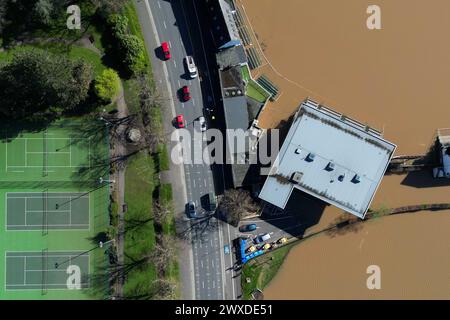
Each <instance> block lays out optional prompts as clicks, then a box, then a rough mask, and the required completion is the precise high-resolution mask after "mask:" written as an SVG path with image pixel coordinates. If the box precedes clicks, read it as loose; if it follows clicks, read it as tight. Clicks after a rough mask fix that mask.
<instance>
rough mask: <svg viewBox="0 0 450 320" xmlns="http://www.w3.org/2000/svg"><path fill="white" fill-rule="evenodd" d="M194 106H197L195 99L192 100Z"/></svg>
mask: <svg viewBox="0 0 450 320" xmlns="http://www.w3.org/2000/svg"><path fill="white" fill-rule="evenodd" d="M192 105H194V106H195V99H194V98H192Z"/></svg>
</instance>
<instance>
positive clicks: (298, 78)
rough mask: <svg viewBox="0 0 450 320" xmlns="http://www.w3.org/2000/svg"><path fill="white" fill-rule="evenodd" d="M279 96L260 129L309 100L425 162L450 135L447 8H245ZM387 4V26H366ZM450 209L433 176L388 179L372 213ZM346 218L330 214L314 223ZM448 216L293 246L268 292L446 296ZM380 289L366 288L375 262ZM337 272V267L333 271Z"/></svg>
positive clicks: (403, 2) (271, 2)
mask: <svg viewBox="0 0 450 320" xmlns="http://www.w3.org/2000/svg"><path fill="white" fill-rule="evenodd" d="M237 4H238V6H239V7H241V5H243V6H244V8H245V12H246V14H247V15H248V17H249V19H250V21H251V24H252V27H253V29H254V31H255V32H256V34H257V37H258V40H259V43H260V45H261V47H262V49H263V51H264V55H265V56H266V57H267V60H268V62H269V63H266V64H265V65H264V66H263V67H261V68H259V69H257V70H255V71H254V72H253V75H254V77H256V76H258V75H261V74H266V75H268V76H269V78H271V80H272V81H273V82H274V83H275V84H276V85H277V86H279V87H280V89H281V92H282V93H281V96H280V98H279V99H278V100H277V101H276V102H275V103H270V104H268V106H267V107H266V109H265V110H264V111H263V113H262V115H261V118H260V124H261V126H263V127H265V128H274V127H277V126H279V125H280V123H282V121H285V120H287V119H288V118H289V116H290V115H291V114H292V113H293V112H294V111H295V110H296V109H297V108H298V105H299V104H300V102H301V101H302V100H303V99H305V98H306V97H311V98H313V99H315V100H316V101H318V102H320V103H323V104H325V105H328V106H329V107H331V108H333V109H335V110H336V111H339V112H341V113H343V114H346V115H347V116H350V117H353V118H355V119H357V120H359V121H361V122H365V123H368V124H369V125H371V126H373V127H375V128H377V129H380V130H383V132H384V137H385V138H386V139H388V140H390V141H392V142H393V143H395V144H397V146H398V148H397V151H396V155H400V154H410V155H411V154H423V153H426V151H427V150H428V148H429V147H430V145H431V143H432V141H433V139H434V137H435V132H436V129H438V128H442V127H450V41H447V35H448V30H450V1H448V0H432V1H425V0H395V1H392V0H377V1H375V2H374V1H366V0H339V1H334V0H277V1H276V0H238V1H237ZM372 4H377V5H379V6H380V8H381V24H382V30H368V29H367V27H366V19H367V17H368V14H367V13H366V9H367V7H368V6H369V5H372ZM436 202H439V203H441V202H446V203H448V202H450V181H437V180H434V179H433V178H432V177H431V174H430V172H421V173H414V174H409V175H393V176H386V177H385V178H384V180H383V182H382V183H381V185H380V188H379V190H378V192H377V195H376V197H375V199H374V202H373V204H372V208H374V209H377V208H380V207H389V208H390V207H398V206H404V205H414V204H426V203H436ZM341 213H342V212H341V211H340V210H338V209H336V208H333V207H332V206H328V207H326V209H325V211H324V212H323V215H322V218H321V220H320V222H319V223H318V225H316V226H315V227H314V228H313V229H315V230H318V229H321V228H323V227H326V226H328V225H329V224H330V222H332V221H334V220H335V219H336V218H337V217H338V216H339V215H340V214H341ZM449 216H450V212H448V211H442V212H439V213H425V212H424V213H417V214H408V215H403V216H396V217H388V218H383V219H380V220H378V221H376V222H370V224H367V225H366V226H365V227H364V229H363V230H360V231H359V232H357V233H351V234H348V235H344V236H339V237H335V238H329V237H326V236H325V237H320V238H316V239H314V240H311V241H309V242H308V243H305V244H302V245H300V246H297V247H295V248H294V249H293V250H291V253H290V254H289V255H288V258H287V260H286V262H285V265H284V266H283V267H282V269H281V271H280V273H279V274H278V275H277V276H276V278H275V279H274V280H273V281H272V282H271V284H270V285H269V286H268V288H267V289H266V290H265V295H266V297H267V298H269V299H300V298H349V299H350V298H351V299H355V298H370V297H374V298H417V297H421V298H446V299H450V280H449V279H450V250H449V249H450V236H449V233H448V230H450V218H449ZM372 263H373V264H378V265H380V267H381V268H382V277H383V279H384V280H382V281H383V283H382V290H380V291H377V292H374V291H370V290H368V289H367V288H366V287H365V279H366V278H367V275H366V273H365V270H366V268H367V266H368V265H369V264H372ZM330 266H333V267H332V268H331V267H330Z"/></svg>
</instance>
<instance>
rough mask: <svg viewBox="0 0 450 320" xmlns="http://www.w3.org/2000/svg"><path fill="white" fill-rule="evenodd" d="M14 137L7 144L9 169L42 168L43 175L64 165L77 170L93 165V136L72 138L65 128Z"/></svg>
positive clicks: (18, 171)
mask: <svg viewBox="0 0 450 320" xmlns="http://www.w3.org/2000/svg"><path fill="white" fill-rule="evenodd" d="M39 135H42V137H36V135H33V136H29V137H21V138H16V139H14V140H13V141H12V142H11V143H9V144H6V145H5V156H6V167H5V170H6V172H16V173H26V172H30V171H36V170H42V173H43V175H44V176H45V175H47V174H48V173H49V172H57V171H58V170H61V169H64V170H69V171H71V172H76V171H77V170H79V169H80V168H89V167H90V155H91V151H90V144H91V142H90V138H71V137H67V136H65V134H64V132H49V131H47V130H45V131H43V133H40V134H39Z"/></svg>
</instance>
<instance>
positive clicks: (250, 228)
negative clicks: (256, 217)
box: [239, 223, 256, 232]
mask: <svg viewBox="0 0 450 320" xmlns="http://www.w3.org/2000/svg"><path fill="white" fill-rule="evenodd" d="M255 230H256V224H254V223H252V224H243V225H242V226H240V227H239V231H240V232H250V231H255Z"/></svg>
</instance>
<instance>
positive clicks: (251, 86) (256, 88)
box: [247, 79, 270, 103]
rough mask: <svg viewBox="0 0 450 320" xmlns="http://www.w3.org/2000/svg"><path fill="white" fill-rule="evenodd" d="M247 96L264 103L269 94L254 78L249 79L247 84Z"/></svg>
mask: <svg viewBox="0 0 450 320" xmlns="http://www.w3.org/2000/svg"><path fill="white" fill-rule="evenodd" d="M247 96H249V97H250V98H253V99H255V100H256V101H258V102H261V103H264V102H266V100H267V99H269V97H270V95H269V94H268V93H267V92H265V91H264V89H262V88H261V86H260V85H259V84H258V83H257V82H256V81H254V80H252V79H250V81H249V82H248V85H247Z"/></svg>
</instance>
